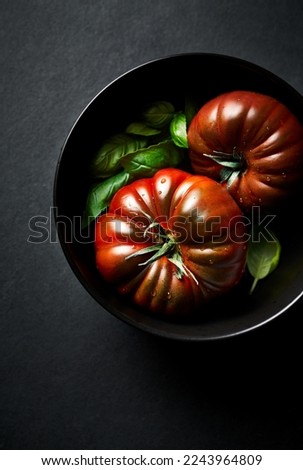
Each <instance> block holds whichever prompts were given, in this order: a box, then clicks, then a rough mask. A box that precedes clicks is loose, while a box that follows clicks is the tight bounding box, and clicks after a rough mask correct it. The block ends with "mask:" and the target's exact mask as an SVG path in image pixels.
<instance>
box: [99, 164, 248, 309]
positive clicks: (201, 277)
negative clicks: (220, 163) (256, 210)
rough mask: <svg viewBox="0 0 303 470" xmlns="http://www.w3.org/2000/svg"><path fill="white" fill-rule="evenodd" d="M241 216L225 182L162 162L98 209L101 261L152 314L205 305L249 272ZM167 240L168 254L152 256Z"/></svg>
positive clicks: (107, 275) (106, 273)
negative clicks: (103, 208) (164, 165)
mask: <svg viewBox="0 0 303 470" xmlns="http://www.w3.org/2000/svg"><path fill="white" fill-rule="evenodd" d="M242 219H243V214H242V211H241V209H240V208H239V206H238V205H237V204H236V202H235V201H234V199H233V198H232V197H231V196H230V194H229V193H228V191H227V190H226V189H225V188H223V187H222V185H220V184H219V183H218V182H216V181H214V180H212V179H210V178H208V177H206V176H199V175H191V174H189V173H187V172H185V171H182V170H179V169H174V168H168V169H163V170H160V171H158V172H157V173H156V174H155V175H154V176H153V177H152V178H145V179H141V180H136V181H134V182H133V183H131V184H129V185H127V186H124V187H123V188H121V189H120V190H119V191H118V192H117V193H116V194H115V196H114V197H113V199H112V202H111V204H110V207H109V210H108V212H107V213H105V214H103V215H101V216H99V218H98V219H97V221H96V229H95V254H96V266H97V269H98V270H99V272H100V274H101V276H102V278H103V279H104V280H106V281H107V282H109V283H111V284H113V285H114V286H115V287H116V289H117V291H118V292H119V293H120V294H123V295H128V296H129V297H130V298H131V299H132V301H133V302H134V303H135V304H137V305H139V306H140V307H141V308H142V309H144V311H148V312H149V313H150V314H157V315H169V316H178V315H189V314H191V313H193V312H194V311H198V310H199V311H201V312H202V310H203V309H202V305H203V304H205V303H206V302H208V301H209V300H211V299H213V298H214V297H217V296H218V295H222V294H223V293H225V292H227V291H229V290H230V289H231V288H232V287H233V286H235V285H236V284H237V283H238V282H239V281H240V279H241V277H242V274H243V270H244V267H245V262H246V251H245V250H246V239H245V224H244V223H242ZM165 247H167V251H165V252H164V254H163V255H162V256H159V257H158V258H157V259H154V260H150V259H151V257H152V256H153V255H154V254H155V253H157V250H158V249H161V250H163V249H164V248H165ZM146 250H147V251H146ZM148 250H151V251H148Z"/></svg>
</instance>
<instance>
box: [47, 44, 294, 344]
mask: <svg viewBox="0 0 303 470" xmlns="http://www.w3.org/2000/svg"><path fill="white" fill-rule="evenodd" d="M237 89H242V90H251V91H256V92H260V93H264V94H269V95H271V96H273V97H275V98H276V99H278V100H279V101H281V102H282V103H284V104H285V105H286V106H287V107H288V108H289V109H290V110H291V111H292V112H293V113H294V114H296V116H297V117H298V118H299V120H300V121H301V122H303V100H302V97H301V96H300V95H299V94H298V93H297V92H296V91H295V90H294V89H293V88H292V87H291V86H289V85H288V84H287V83H286V82H285V81H283V80H281V79H280V78H279V77H277V76H275V75H273V74H272V73H270V72H268V71H266V70H264V69H263V68H261V67H258V66H256V65H254V64H251V63H249V62H246V61H243V60H240V59H237V58H233V57H227V56H220V55H215V54H203V53H201V54H181V55H177V56H172V57H167V58H163V59H158V60H154V61H151V62H148V63H146V64H143V65H141V66H139V67H137V68H135V69H133V70H131V71H130V72H128V73H126V74H124V75H123V76H121V77H119V78H118V79H117V80H115V81H114V82H113V83H111V84H110V85H109V86H107V87H106V88H105V89H104V90H102V91H101V92H100V93H99V94H98V95H97V96H96V97H95V98H94V99H93V100H92V101H91V103H90V104H89V105H88V106H87V107H86V109H85V110H84V111H83V112H82V114H81V115H80V117H79V118H78V120H77V121H76V123H75V125H74V126H73V128H72V130H71V132H70V134H69V135H68V137H67V139H66V142H65V144H64V146H63V148H62V152H61V155H60V158H59V161H58V165H57V171H56V176H55V184H54V207H55V218H56V225H57V231H58V235H59V240H60V243H61V245H62V248H63V251H64V253H65V255H66V258H67V260H68V262H69V263H70V265H71V267H72V269H73V271H74V273H75V274H76V276H77V277H78V279H79V280H80V282H81V283H82V284H83V285H84V287H85V288H86V289H87V290H88V292H89V293H90V294H91V295H92V296H93V297H94V298H95V299H96V300H97V302H99V303H100V304H101V305H102V306H103V307H104V308H105V309H106V310H107V311H109V312H110V313H112V314H114V315H115V316H117V317H118V318H120V319H121V320H124V321H126V322H128V323H130V324H132V325H134V326H136V327H139V328H141V329H143V330H146V331H149V332H151V333H154V334H157V335H160V336H166V337H170V338H175V339H184V340H206V339H214V338H222V337H227V336H232V335H235V334H239V333H241V332H244V331H247V330H250V329H252V328H254V327H256V326H259V325H262V324H263V323H264V322H267V321H268V320H270V319H272V318H274V317H275V316H277V315H279V314H281V313H282V312H284V311H285V310H286V309H287V308H288V307H289V306H290V305H292V303H293V302H295V301H296V300H297V299H298V298H299V297H300V296H301V294H302V285H303V269H302V267H303V243H302V241H301V240H300V236H299V234H298V233H297V232H296V230H295V226H296V224H295V223H294V221H295V219H296V216H297V214H298V213H299V212H298V207H299V200H298V198H297V199H296V202H293V203H292V205H291V207H288V212H287V215H285V216H284V217H282V218H281V219H279V220H278V222H277V223H278V226H277V231H278V235H279V238H280V240H281V243H282V255H281V261H280V265H279V267H278V269H276V270H275V271H274V272H273V273H272V274H271V275H270V276H269V277H268V278H266V279H264V280H262V282H260V283H259V284H258V287H257V289H256V291H255V293H254V295H252V296H250V295H248V290H249V286H248V284H249V283H250V282H251V279H249V278H248V277H245V276H244V278H243V281H241V283H240V284H239V285H238V286H237V287H236V288H235V289H233V290H232V291H231V292H230V293H229V294H227V295H225V296H224V297H222V298H220V299H218V300H216V301H214V302H211V303H209V304H208V305H206V306H203V307H201V310H203V311H202V312H201V320H199V321H196V320H195V321H192V320H191V321H180V320H179V321H176V320H174V321H170V320H164V319H161V318H155V317H151V316H149V315H148V314H146V313H145V312H142V311H140V310H139V309H137V308H136V307H134V306H132V305H131V304H128V303H127V302H126V300H125V298H120V297H119V296H118V295H117V293H116V292H115V291H114V290H113V288H112V287H111V286H109V285H108V284H106V283H105V282H104V281H103V280H102V279H101V277H100V275H99V273H98V272H97V270H96V268H95V261H94V249H93V244H92V233H89V231H88V232H83V231H81V228H80V225H81V224H80V221H81V216H82V213H83V209H84V205H85V201H86V197H87V193H88V189H89V187H90V184H91V180H90V177H89V172H88V167H89V163H90V160H91V158H92V156H93V155H94V153H95V151H96V150H97V149H98V147H100V145H101V144H102V142H103V141H104V139H106V138H107V137H109V136H110V135H112V134H114V133H117V132H119V131H123V130H124V129H125V127H126V125H127V124H128V123H129V122H131V120H132V119H133V118H134V117H135V116H136V114H137V113H138V112H139V111H140V110H142V108H143V106H144V105H146V104H147V103H149V102H152V101H157V100H166V101H171V102H172V103H173V104H174V106H175V108H176V109H183V108H184V100H185V96H190V97H191V98H192V99H193V100H194V101H195V102H196V103H197V105H199V106H202V105H203V104H204V103H205V102H206V101H208V100H209V99H211V98H212V97H214V96H217V95H219V94H220V93H224V92H226V91H229V90H237ZM290 221H291V223H290Z"/></svg>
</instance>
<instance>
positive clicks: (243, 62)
mask: <svg viewBox="0 0 303 470" xmlns="http://www.w3.org/2000/svg"><path fill="white" fill-rule="evenodd" d="M193 56H195V57H201V58H203V57H208V58H210V57H211V58H213V59H216V58H218V59H220V60H226V61H232V62H234V63H235V64H238V65H239V66H243V67H245V66H246V67H249V68H253V69H254V70H255V71H257V72H259V73H261V74H265V75H267V76H268V77H269V78H272V79H273V80H275V81H276V82H279V83H280V85H281V86H283V87H284V88H286V89H288V90H289V91H290V92H291V93H292V94H293V95H297V97H298V98H299V99H300V100H302V99H303V97H302V95H301V94H300V93H299V92H298V91H297V90H296V89H295V88H294V87H293V86H292V85H290V84H289V83H288V82H287V81H286V80H284V79H283V78H281V77H279V76H278V75H276V74H275V73H273V72H271V71H270V70H268V69H266V68H264V67H263V66H261V65H258V64H256V63H254V62H252V61H249V60H247V59H243V58H240V57H237V56H233V55H227V54H221V53H213V52H199V51H197V52H181V53H177V54H167V55H164V56H159V57H156V58H153V59H149V60H147V61H145V62H142V63H140V64H137V65H135V66H133V67H131V68H130V69H128V70H126V71H124V72H122V73H121V74H119V75H118V76H116V77H115V78H114V79H113V80H111V81H110V82H109V83H108V84H107V85H105V86H104V87H103V88H102V89H100V90H99V91H98V92H97V93H96V94H95V95H94V96H93V98H91V99H90V100H89V102H88V103H87V104H86V106H85V107H84V108H83V109H82V111H81V112H80V114H79V115H78V117H77V118H76V119H75V120H74V122H73V124H72V126H71V127H70V129H69V131H68V132H67V134H66V137H65V139H64V141H63V144H62V146H61V149H60V153H59V157H58V160H57V164H56V167H55V173H54V180H53V215H54V222H55V229H56V233H57V237H58V240H59V244H60V247H61V249H62V251H63V253H64V256H65V259H66V261H67V262H68V264H69V266H70V268H71V270H72V271H73V273H74V275H75V276H76V278H77V279H78V281H80V283H81V285H82V286H83V287H84V289H85V290H86V291H87V292H88V293H89V294H90V296H91V297H92V298H93V299H94V300H95V301H96V302H97V304H98V305H100V306H102V308H103V309H104V310H105V311H106V312H108V313H110V314H111V315H113V316H114V317H116V318H117V319H119V320H122V321H123V322H124V323H126V324H128V325H130V326H132V327H134V328H136V329H140V330H142V331H144V332H146V333H150V334H152V335H155V336H158V337H162V338H166V339H171V340H179V341H187V342H188V341H190V342H210V341H218V340H224V339H230V338H234V337H238V336H241V335H243V334H247V333H249V332H252V331H254V330H256V329H259V328H260V327H261V326H263V325H266V324H267V323H269V322H271V321H273V320H274V319H276V318H277V317H279V316H281V315H282V314H283V313H284V312H286V311H287V310H289V309H290V308H291V307H292V306H293V305H294V304H295V303H296V302H297V301H298V300H299V299H300V298H301V297H302V296H303V287H302V290H301V292H300V293H299V294H297V295H296V296H295V297H294V298H293V299H292V300H291V301H290V302H288V303H287V305H285V306H284V307H283V308H281V309H280V310H279V311H278V312H276V313H275V314H272V315H271V316H269V317H268V318H266V319H265V320H262V321H259V322H256V323H254V324H253V325H251V326H247V327H246V328H242V329H239V330H237V331H231V332H227V333H222V334H220V333H218V334H211V335H207V336H203V335H199V336H191V335H186V334H184V335H181V334H179V333H176V332H173V331H170V330H166V331H163V330H162V329H157V328H156V327H154V326H150V325H147V324H145V323H141V322H138V321H137V320H135V319H133V318H131V317H129V316H127V315H123V314H122V313H121V312H119V311H117V310H116V309H115V308H110V307H109V306H108V305H106V304H102V303H101V302H100V299H98V297H97V295H96V293H95V291H94V289H93V288H92V287H91V285H90V283H89V282H88V281H87V280H86V279H85V278H84V276H83V275H82V274H81V270H80V269H79V266H78V263H77V262H76V260H75V259H74V258H73V257H71V256H69V249H68V246H67V243H65V241H64V240H63V237H62V233H61V232H60V230H58V212H57V210H56V209H57V207H58V204H57V202H58V201H57V198H58V179H59V172H60V167H61V163H62V159H63V157H64V153H65V149H66V146H67V143H68V141H69V139H70V137H71V135H72V134H73V132H74V130H75V128H76V127H77V125H78V123H79V121H80V120H81V119H82V117H83V116H84V115H85V113H86V112H87V110H88V109H89V108H90V106H91V105H92V103H93V102H95V101H96V100H97V99H98V97H99V96H100V95H101V94H103V93H104V92H105V91H106V90H107V89H108V88H110V87H112V85H113V84H114V83H116V82H118V81H120V80H121V79H123V77H125V76H127V75H130V74H132V73H133V72H135V71H136V70H138V69H142V68H144V67H148V66H151V65H152V64H154V63H159V62H163V61H169V60H176V59H178V58H182V57H193ZM163 321H164V322H165V320H163Z"/></svg>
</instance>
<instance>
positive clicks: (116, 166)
mask: <svg viewBox="0 0 303 470" xmlns="http://www.w3.org/2000/svg"><path fill="white" fill-rule="evenodd" d="M146 145H147V139H146V138H145V139H144V138H142V137H141V138H138V137H137V138H134V137H131V136H129V135H127V134H116V135H113V136H111V137H110V138H109V139H107V140H106V141H105V142H104V144H103V145H102V147H101V148H100V150H99V151H98V152H97V154H96V155H95V157H94V159H93V160H92V162H91V174H92V175H93V176H94V177H95V178H107V177H108V176H112V175H114V174H115V173H117V172H118V171H119V170H120V169H121V166H120V160H121V158H123V157H124V156H125V155H128V154H129V153H132V152H135V151H136V150H138V149H140V148H143V147H145V146H146Z"/></svg>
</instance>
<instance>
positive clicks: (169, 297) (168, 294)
mask: <svg viewBox="0 0 303 470" xmlns="http://www.w3.org/2000/svg"><path fill="white" fill-rule="evenodd" d="M167 298H168V300H170V299H171V293H170V292H167Z"/></svg>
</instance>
